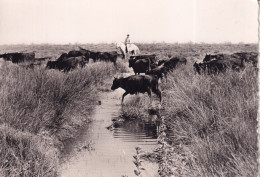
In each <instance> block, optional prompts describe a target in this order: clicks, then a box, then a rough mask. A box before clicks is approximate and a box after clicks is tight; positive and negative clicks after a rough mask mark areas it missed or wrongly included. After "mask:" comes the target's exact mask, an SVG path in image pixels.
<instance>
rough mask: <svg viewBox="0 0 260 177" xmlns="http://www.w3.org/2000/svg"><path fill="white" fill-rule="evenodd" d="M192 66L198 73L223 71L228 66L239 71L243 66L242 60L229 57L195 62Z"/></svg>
mask: <svg viewBox="0 0 260 177" xmlns="http://www.w3.org/2000/svg"><path fill="white" fill-rule="evenodd" d="M193 67H194V69H195V71H196V72H197V73H198V74H202V73H207V74H218V73H220V72H225V71H226V70H227V69H228V68H231V69H233V70H236V71H239V70H240V69H242V68H244V63H243V60H237V59H234V58H229V59H225V60H211V61H208V62H203V63H197V62H195V63H194V65H193Z"/></svg>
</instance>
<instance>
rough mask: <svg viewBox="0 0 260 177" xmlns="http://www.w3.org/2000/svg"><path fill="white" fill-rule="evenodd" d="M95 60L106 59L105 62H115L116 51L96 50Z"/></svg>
mask: <svg viewBox="0 0 260 177" xmlns="http://www.w3.org/2000/svg"><path fill="white" fill-rule="evenodd" d="M97 60H100V61H106V62H112V63H114V64H116V60H117V52H116V51H112V52H98V55H97Z"/></svg>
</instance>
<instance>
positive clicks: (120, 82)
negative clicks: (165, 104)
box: [111, 75, 162, 103]
mask: <svg viewBox="0 0 260 177" xmlns="http://www.w3.org/2000/svg"><path fill="white" fill-rule="evenodd" d="M119 87H121V88H122V89H124V90H125V93H124V94H123V96H122V101H121V103H123V102H124V97H125V96H126V95H128V94H131V95H132V94H136V93H146V92H147V93H148V95H149V97H150V102H151V101H152V100H151V93H152V92H154V93H155V94H156V95H157V96H158V97H159V98H160V102H161V101H162V95H161V90H160V89H159V87H158V78H157V77H153V76H149V75H133V76H129V77H126V78H122V77H121V78H115V79H114V81H113V85H112V87H111V89H112V90H115V89H118V88H119Z"/></svg>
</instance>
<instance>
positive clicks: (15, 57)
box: [0, 52, 35, 63]
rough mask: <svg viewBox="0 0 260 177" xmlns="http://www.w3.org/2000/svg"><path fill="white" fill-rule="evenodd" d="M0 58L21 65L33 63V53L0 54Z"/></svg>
mask: <svg viewBox="0 0 260 177" xmlns="http://www.w3.org/2000/svg"><path fill="white" fill-rule="evenodd" d="M0 58H3V59H4V60H6V61H12V62H13V63H21V62H34V61H35V53H33V52H30V53H18V52H15V53H6V54H1V55H0Z"/></svg>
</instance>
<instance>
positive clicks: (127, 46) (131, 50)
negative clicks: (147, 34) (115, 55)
mask: <svg viewBox="0 0 260 177" xmlns="http://www.w3.org/2000/svg"><path fill="white" fill-rule="evenodd" d="M116 48H119V49H120V51H121V52H122V55H123V58H124V59H125V58H127V54H130V55H137V54H139V53H140V50H139V48H138V47H137V46H136V45H135V44H131V43H130V38H129V34H128V35H127V37H126V39H125V42H124V43H117V44H116Z"/></svg>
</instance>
